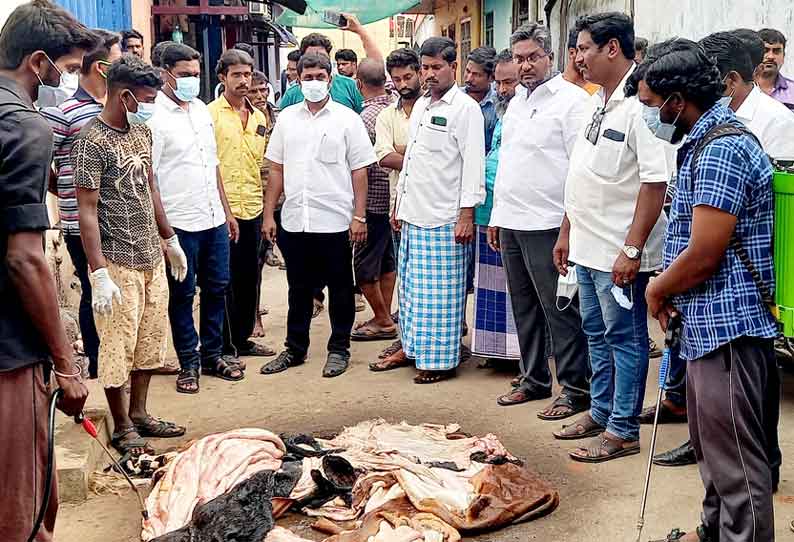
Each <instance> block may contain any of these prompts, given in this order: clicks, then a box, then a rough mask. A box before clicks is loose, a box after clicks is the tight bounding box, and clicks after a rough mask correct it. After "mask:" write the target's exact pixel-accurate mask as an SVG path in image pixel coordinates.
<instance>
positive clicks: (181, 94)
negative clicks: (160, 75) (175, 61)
mask: <svg viewBox="0 0 794 542" xmlns="http://www.w3.org/2000/svg"><path fill="white" fill-rule="evenodd" d="M169 75H171V77H173V78H174V81H176V87H174V86H172V85H171V84H170V83H169V84H168V86H169V87H171V90H173V91H174V96H176V97H177V99H178V100H180V101H183V102H191V101H193V100H194V99H195V98H196V97H197V96H198V95H199V92H200V90H201V79H199V78H198V77H193V76H190V77H175V76H174V75H172V74H170V73H169Z"/></svg>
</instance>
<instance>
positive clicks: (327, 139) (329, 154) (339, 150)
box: [318, 133, 344, 164]
mask: <svg viewBox="0 0 794 542" xmlns="http://www.w3.org/2000/svg"><path fill="white" fill-rule="evenodd" d="M343 151H344V145H343V144H342V141H341V139H339V138H338V137H335V136H333V135H331V134H329V133H325V134H323V136H322V137H321V138H320V148H319V151H318V154H319V159H320V162H322V163H324V164H338V163H339V162H341V161H342V154H343Z"/></svg>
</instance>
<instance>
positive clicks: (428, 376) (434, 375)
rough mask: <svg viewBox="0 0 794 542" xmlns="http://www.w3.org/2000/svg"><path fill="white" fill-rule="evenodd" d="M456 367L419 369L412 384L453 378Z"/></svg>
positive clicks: (430, 382) (431, 382)
mask: <svg viewBox="0 0 794 542" xmlns="http://www.w3.org/2000/svg"><path fill="white" fill-rule="evenodd" d="M456 374H457V369H447V370H446V371H425V370H422V369H420V370H419V372H417V374H416V376H415V377H414V384H435V383H436V382H442V381H444V380H449V379H451V378H455V375H456Z"/></svg>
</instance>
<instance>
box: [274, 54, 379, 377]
mask: <svg viewBox="0 0 794 542" xmlns="http://www.w3.org/2000/svg"><path fill="white" fill-rule="evenodd" d="M298 74H299V78H300V81H301V83H300V84H301V91H302V93H303V96H304V97H305V99H304V101H303V103H302V104H300V105H295V106H292V107H288V108H287V109H285V110H283V111H282V112H281V114H280V115H279V117H278V120H277V121H276V127H275V129H274V130H273V134H272V136H271V139H270V143H269V144H268V147H267V155H266V157H267V159H268V161H269V162H270V181H269V187H268V191H267V194H266V195H265V213H264V214H265V220H264V225H263V227H262V233H263V234H264V235H265V236H266V237H267V238H268V239H270V240H271V241H273V240H274V239H275V238H276V233H277V227H276V221H275V218H274V216H273V213H274V210H275V207H276V202H277V201H278V199H279V197H280V196H281V193H282V191H283V193H284V195H285V196H286V199H285V201H284V205H283V206H282V208H281V226H282V227H281V228H279V229H278V236H279V238H278V245H279V247H281V251H282V254H283V255H284V259H285V260H286V263H287V283H288V285H289V293H288V301H289V310H288V313H287V339H286V341H285V347H286V348H285V350H284V351H283V352H282V353H281V354H279V356H278V358H276V359H275V360H273V361H271V362H270V363H268V364H266V365H264V366H263V367H262V368H261V372H262V374H274V373H278V372H281V371H285V370H287V369H289V368H291V367H295V366H297V365H301V364H303V363H304V362H305V361H306V354H307V352H308V350H309V338H310V334H309V332H310V326H311V320H312V309H313V300H312V297H313V293H314V290H315V288H316V287H317V285H327V286H328V297H329V304H330V307H329V315H330V318H331V337H330V338H329V340H328V357H327V359H326V363H325V367H324V368H323V376H324V377H326V378H331V377H336V376H339V375H341V374H342V373H344V372H345V371H346V370H347V368H348V365H349V363H350V332H351V330H352V328H353V320H354V318H355V302H354V298H353V270H352V266H351V265H350V262H351V259H352V254H351V251H350V247H351V242H352V244H355V245H356V246H357V247H361V246H362V245H363V244H364V243H365V242H366V240H367V218H366V209H367V207H366V206H367V166H369V165H370V164H372V163H374V162H375V161H376V158H375V152H374V151H373V149H372V143H371V142H370V139H369V136H368V135H367V129H366V127H365V126H364V123H363V122H362V121H361V118H360V117H359V116H358V115H356V114H355V113H354V112H353V111H351V110H350V109H348V108H346V107H344V106H343V105H340V104H338V103H336V102H334V101H333V100H331V98H330V96H329V87H330V85H331V62H330V60H328V58H327V57H326V56H324V55H305V56H303V57H302V58H301V59H300V62H298Z"/></svg>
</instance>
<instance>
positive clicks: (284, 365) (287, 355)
mask: <svg viewBox="0 0 794 542" xmlns="http://www.w3.org/2000/svg"><path fill="white" fill-rule="evenodd" d="M305 362H306V356H305V355H304V356H303V357H300V358H299V357H298V356H296V355H295V354H293V353H292V352H290V351H289V350H284V351H283V352H282V353H281V354H279V355H278V357H277V358H276V359H274V360H273V361H271V362H269V363H265V364H264V365H262V368H261V369H259V372H260V373H262V374H263V375H272V374H275V373H280V372H282V371H286V370H287V369H289V368H290V367H297V366H298V365H301V364H303V363H305Z"/></svg>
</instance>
